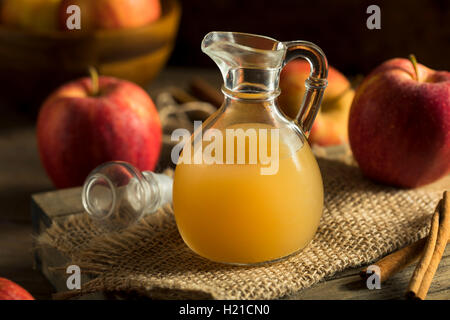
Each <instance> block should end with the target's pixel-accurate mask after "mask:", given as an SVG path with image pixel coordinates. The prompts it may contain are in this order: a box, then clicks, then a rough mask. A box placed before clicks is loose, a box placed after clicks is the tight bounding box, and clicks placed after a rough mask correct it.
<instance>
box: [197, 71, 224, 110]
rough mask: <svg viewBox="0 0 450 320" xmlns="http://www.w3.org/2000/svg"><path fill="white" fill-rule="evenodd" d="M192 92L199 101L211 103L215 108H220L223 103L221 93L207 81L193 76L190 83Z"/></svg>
mask: <svg viewBox="0 0 450 320" xmlns="http://www.w3.org/2000/svg"><path fill="white" fill-rule="evenodd" d="M190 90H191V92H192V94H193V95H194V96H195V97H196V98H198V99H199V100H200V101H206V102H209V103H211V104H212V105H213V106H215V107H216V108H220V106H221V105H222V103H223V94H222V93H221V92H220V90H218V89H216V88H214V87H213V86H212V85H210V84H209V83H208V82H206V81H205V80H203V79H201V78H194V79H192V82H191V84H190Z"/></svg>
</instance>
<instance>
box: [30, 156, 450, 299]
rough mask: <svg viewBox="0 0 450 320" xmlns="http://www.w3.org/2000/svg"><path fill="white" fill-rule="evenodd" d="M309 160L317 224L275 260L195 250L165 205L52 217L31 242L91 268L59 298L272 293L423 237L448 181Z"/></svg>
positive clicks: (222, 296) (242, 296)
mask: <svg viewBox="0 0 450 320" xmlns="http://www.w3.org/2000/svg"><path fill="white" fill-rule="evenodd" d="M318 161H319V165H320V169H321V172H322V176H323V180H324V186H325V209H324V212H323V217H322V220H321V223H320V227H319V229H318V232H317V234H316V236H315V238H314V239H313V241H312V242H311V243H310V244H309V245H308V246H307V247H306V248H305V249H304V250H303V251H301V252H300V253H298V254H296V255H293V256H291V257H289V258H288V259H286V260H283V261H281V262H278V263H275V264H270V265H261V266H255V267H236V266H229V265H223V264H217V263H213V262H209V261H207V260H204V259H203V258H200V257H199V256H197V255H196V254H195V253H193V252H192V251H190V249H188V247H187V246H186V245H185V244H184V242H183V240H182V239H181V238H180V236H179V234H178V231H177V227H176V224H175V221H174V217H173V214H172V210H171V208H170V207H166V208H164V209H162V210H160V211H159V212H158V213H157V214H155V215H150V216H147V217H146V218H144V220H143V221H141V222H139V223H138V224H136V225H134V226H132V227H130V228H128V229H127V230H125V231H123V232H113V233H108V234H105V233H103V232H102V231H101V230H99V229H98V227H97V226H96V225H95V224H93V223H92V222H91V221H90V219H89V218H88V216H87V215H86V214H79V215H75V216H72V217H71V218H69V219H68V220H67V221H65V222H64V223H62V224H53V226H52V227H51V228H49V229H48V230H47V231H46V232H45V233H44V234H42V235H41V236H40V238H39V239H38V241H39V244H40V245H49V246H51V247H54V248H56V249H57V250H59V251H60V252H61V253H63V254H65V255H67V257H68V258H69V260H70V264H77V265H79V266H80V267H81V270H82V273H84V274H88V275H90V276H91V277H92V280H91V281H89V282H87V283H84V284H83V285H82V289H81V290H80V291H72V292H69V293H68V294H67V295H66V297H70V296H73V295H76V294H84V293H90V292H97V291H103V292H125V293H131V292H133V293H134V294H136V293H138V294H142V295H146V296H149V297H153V298H213V299H274V298H280V297H283V296H285V295H289V294H292V293H295V292H297V291H299V290H301V289H303V288H307V287H309V286H311V285H313V284H315V283H317V282H319V281H321V280H322V279H324V278H326V277H329V276H331V275H333V274H334V273H336V272H338V271H342V270H344V269H346V268H350V267H357V266H361V265H365V264H368V263H370V262H372V261H374V260H376V259H378V258H380V257H382V256H383V255H386V254H387V253H389V252H392V251H394V250H397V249H399V248H400V247H403V246H405V245H407V244H409V243H412V242H414V241H416V240H418V239H419V238H422V237H424V236H425V235H426V232H427V229H428V222H429V218H430V216H431V214H432V212H433V210H434V207H435V206H436V204H437V201H438V199H439V198H440V197H441V195H442V193H441V191H442V190H443V189H444V188H448V186H449V184H448V182H445V183H440V184H439V185H438V186H437V187H428V188H422V189H416V190H399V189H394V188H389V187H385V186H382V185H378V184H375V183H373V182H371V181H369V180H367V179H365V178H364V177H363V176H362V175H361V173H360V171H359V170H358V168H357V167H356V166H355V165H354V164H352V163H348V162H346V161H343V160H336V159H327V158H324V157H319V159H318ZM447 181H448V179H447ZM211 210H214V209H213V208H212V209H211ZM212 214H213V212H212ZM279 214H283V213H282V212H280V213H279Z"/></svg>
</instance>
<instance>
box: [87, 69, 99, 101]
mask: <svg viewBox="0 0 450 320" xmlns="http://www.w3.org/2000/svg"><path fill="white" fill-rule="evenodd" d="M89 74H90V76H91V81H92V88H91V95H93V96H96V95H98V90H99V87H98V72H97V69H95V68H94V67H89Z"/></svg>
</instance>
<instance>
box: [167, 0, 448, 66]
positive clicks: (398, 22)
mask: <svg viewBox="0 0 450 320" xmlns="http://www.w3.org/2000/svg"><path fill="white" fill-rule="evenodd" d="M180 1H181V4H182V8H183V14H182V19H181V25H180V30H179V34H178V39H177V45H176V47H175V51H174V53H173V55H172V58H171V59H170V62H169V64H170V65H177V66H204V67H213V66H214V64H213V62H212V61H211V60H210V59H209V58H208V57H207V56H205V55H204V54H203V53H202V52H201V50H200V43H201V40H202V38H203V36H204V35H205V34H206V33H208V32H209V31H240V32H249V33H256V34H261V35H266V36H270V37H273V38H275V39H277V40H280V41H290V40H308V41H312V42H314V43H316V44H317V45H319V46H320V47H321V48H322V49H323V50H324V52H325V53H326V54H327V57H328V60H329V63H330V65H332V66H334V67H336V68H338V69H339V70H341V71H342V72H344V73H346V74H349V75H356V74H360V73H362V74H366V73H367V72H369V71H370V70H371V69H373V68H374V67H375V66H377V65H378V64H380V63H381V62H383V61H385V60H387V59H390V58H393V57H407V56H408V55H409V54H410V53H414V54H415V55H416V57H417V59H418V61H419V63H422V64H424V65H426V66H428V67H430V68H433V69H438V70H449V69H450V1H448V0H429V1H422V0H419V1H414V0H410V1H404V0H395V1H394V0H391V1H356V0H340V1H325V0H310V1H304V0H303V1H302V0H297V1H295V0H290V1H288V0H276V1H262V0H245V1H242V0H241V1H239V0H209V1H206V0H180ZM371 4H377V5H379V6H380V8H381V30H369V29H367V27H366V20H367V18H368V17H369V16H370V15H369V14H367V13H366V10H367V7H368V6H369V5H371Z"/></svg>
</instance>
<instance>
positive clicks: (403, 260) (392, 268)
mask: <svg viewBox="0 0 450 320" xmlns="http://www.w3.org/2000/svg"><path fill="white" fill-rule="evenodd" d="M426 240H427V238H423V239H420V240H419V241H416V242H414V243H412V244H410V245H409V246H406V247H404V248H402V249H400V250H397V251H396V252H394V253H391V254H390V255H387V256H386V257H384V258H383V259H381V260H380V261H378V262H377V263H376V266H378V267H379V268H380V282H384V281H386V280H388V279H390V278H391V277H392V276H393V275H394V274H396V273H398V272H400V271H402V270H403V269H404V268H406V267H407V266H409V265H410V264H412V263H413V262H415V261H416V260H418V259H419V258H420V256H421V254H422V252H423V248H424V247H425V242H426ZM360 276H361V277H362V278H363V279H367V277H368V276H369V275H368V274H367V268H364V269H362V270H361V272H360Z"/></svg>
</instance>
